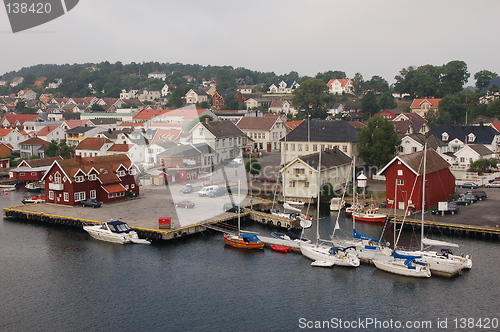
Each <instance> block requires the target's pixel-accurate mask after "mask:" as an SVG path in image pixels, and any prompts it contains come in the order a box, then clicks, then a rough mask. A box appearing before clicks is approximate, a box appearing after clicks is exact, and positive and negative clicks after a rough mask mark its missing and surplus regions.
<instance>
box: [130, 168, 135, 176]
mask: <svg viewBox="0 0 500 332" xmlns="http://www.w3.org/2000/svg"><path fill="white" fill-rule="evenodd" d="M135 173H137V171H136V169H135V168H132V169H131V170H130V171H129V174H130V175H135Z"/></svg>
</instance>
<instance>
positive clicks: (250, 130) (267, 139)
mask: <svg viewBox="0 0 500 332" xmlns="http://www.w3.org/2000/svg"><path fill="white" fill-rule="evenodd" d="M236 126H237V127H238V128H240V129H241V131H242V132H244V133H245V134H246V135H247V136H248V137H250V138H251V139H252V140H253V141H254V149H255V150H256V151H257V150H264V149H265V150H266V151H267V152H271V151H279V150H280V148H281V143H280V139H281V138H283V137H284V136H285V135H286V133H287V129H286V126H285V116H284V115H279V114H277V115H275V114H266V116H263V117H253V116H244V117H243V118H241V119H240V121H238V123H236Z"/></svg>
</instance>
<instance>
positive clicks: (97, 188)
mask: <svg viewBox="0 0 500 332" xmlns="http://www.w3.org/2000/svg"><path fill="white" fill-rule="evenodd" d="M138 174H139V170H138V168H137V166H136V165H135V164H134V163H133V162H132V161H131V160H130V159H129V158H128V157H127V155H125V154H116V155H111V156H97V157H87V158H82V157H81V156H76V158H75V159H66V160H60V161H57V160H56V161H55V162H54V163H53V164H52V165H51V167H50V168H49V170H48V171H47V172H46V173H45V175H44V177H43V178H42V180H43V181H45V193H46V202H47V203H52V204H58V205H67V206H75V205H78V204H80V202H81V201H83V200H86V199H89V198H94V199H96V200H98V201H102V202H103V203H110V202H115V201H122V200H124V199H125V198H127V197H128V196H137V195H139V178H138Z"/></svg>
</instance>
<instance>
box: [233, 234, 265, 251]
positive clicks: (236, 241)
mask: <svg viewBox="0 0 500 332" xmlns="http://www.w3.org/2000/svg"><path fill="white" fill-rule="evenodd" d="M224 241H225V242H226V244H228V245H230V246H232V247H235V248H243V249H264V242H262V241H259V242H246V241H245V240H243V238H242V237H240V236H237V235H228V234H224Z"/></svg>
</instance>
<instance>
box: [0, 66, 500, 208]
mask: <svg viewBox="0 0 500 332" xmlns="http://www.w3.org/2000/svg"><path fill="white" fill-rule="evenodd" d="M169 75H172V74H168V73H165V72H159V71H155V72H151V73H149V74H148V79H152V80H155V81H156V82H157V81H162V82H164V81H165V80H166V79H167V77H169ZM183 79H184V80H185V81H188V82H191V83H192V84H193V85H195V82H196V80H195V78H194V77H191V76H189V75H185V76H184V77H183ZM498 80H499V78H498V77H494V78H492V79H491V82H489V84H488V85H486V87H485V88H484V89H483V91H482V97H481V98H482V99H481V100H482V102H483V103H486V104H487V103H492V102H495V100H497V98H498V97H499V94H498V92H497V90H498V85H497V84H498ZM325 81H326V80H325ZM22 82H23V77H15V78H13V79H10V80H4V81H0V85H2V86H9V88H10V89H12V88H15V87H16V86H17V85H19V84H21V83H22ZM62 83H63V80H62V79H55V80H54V81H53V82H49V81H48V80H47V78H46V77H40V78H37V79H36V80H35V81H34V83H33V86H34V87H33V89H21V90H19V91H17V93H12V94H10V95H6V96H1V97H0V111H1V112H2V117H1V120H0V121H1V129H0V158H2V159H1V160H0V165H1V167H2V168H1V171H2V172H3V174H4V179H7V178H8V179H10V180H17V181H26V182H33V181H45V182H46V187H47V189H49V190H48V196H49V197H48V200H49V201H51V200H52V201H54V202H60V203H61V204H67V205H76V204H78V203H79V202H80V201H82V200H85V199H87V198H99V199H100V200H101V201H104V202H109V201H113V200H117V199H118V200H119V199H123V198H125V197H127V196H129V195H139V191H138V186H139V184H138V183H134V181H133V180H131V179H130V178H129V176H132V177H133V176H136V177H137V176H138V174H143V175H144V176H146V177H148V178H149V179H150V181H151V183H158V184H161V183H162V181H164V180H166V181H168V183H188V182H191V181H195V180H200V179H202V178H204V177H206V176H207V174H210V172H211V171H212V170H213V169H214V166H215V165H219V164H227V163H229V162H231V161H232V160H234V159H235V158H241V157H244V158H246V160H245V161H248V160H250V159H255V158H256V159H257V160H258V158H259V157H261V156H262V155H263V154H277V155H279V156H280V161H279V165H278V166H280V170H279V172H276V173H275V174H273V178H274V180H273V181H276V180H277V179H278V178H279V179H280V180H281V181H282V183H283V194H284V195H286V196H287V197H288V198H290V199H295V200H311V199H312V198H315V197H316V198H317V197H318V195H317V192H318V188H317V186H316V184H317V183H318V165H317V163H318V156H319V154H320V153H322V152H324V153H325V156H324V158H323V165H322V166H323V169H322V170H321V174H319V179H320V182H321V183H322V184H325V183H329V184H331V185H332V187H333V188H340V187H341V186H342V185H344V183H346V181H348V180H347V179H346V178H345V173H348V171H347V168H348V167H349V165H350V164H351V162H352V160H353V159H356V160H357V165H360V166H363V165H367V164H368V165H369V166H377V167H376V168H375V170H374V171H373V172H371V171H369V169H366V172H367V173H370V174H367V175H368V176H370V178H372V179H375V180H377V179H384V180H385V173H384V170H386V169H387V168H388V167H389V165H390V163H384V164H382V165H374V164H373V163H370V162H369V161H368V162H367V161H365V160H364V158H363V156H362V153H361V152H360V150H361V149H360V144H362V142H360V135H359V134H360V132H361V131H363V130H364V129H365V128H367V127H368V124H369V123H370V121H371V120H372V119H375V118H376V117H379V118H383V119H384V121H385V120H387V121H388V122H390V123H391V124H392V128H393V130H394V132H395V134H397V138H398V142H399V143H398V144H396V145H395V146H394V147H395V148H396V149H397V150H396V151H395V153H394V154H393V155H391V156H389V159H388V161H389V160H391V162H393V161H394V160H395V159H393V157H394V158H401V159H399V160H400V162H401V160H403V159H404V158H405V157H404V156H405V155H408V154H414V153H417V152H419V151H423V150H424V147H425V146H427V147H428V148H429V149H432V150H433V153H434V154H433V156H434V157H435V160H436V163H437V164H440V165H445V166H446V167H445V168H446V169H447V170H449V172H451V174H453V177H454V179H456V180H458V181H475V182H477V183H479V184H480V185H483V184H486V183H488V182H489V181H492V180H493V179H494V178H495V177H496V174H495V171H496V163H494V164H491V165H490V166H489V167H488V168H487V169H482V170H481V171H479V172H478V171H477V169H472V168H471V165H472V164H473V163H474V162H477V161H478V160H496V161H498V158H499V157H500V122H495V121H492V122H489V123H484V122H478V123H473V124H468V123H465V124H457V123H456V121H455V122H450V123H443V121H441V122H436V121H435V114H436V112H439V110H440V103H441V102H442V100H443V98H434V97H419V98H412V97H410V96H409V95H408V94H406V95H405V94H401V93H396V92H391V93H390V96H389V97H390V98H391V101H392V104H393V105H394V106H396V107H393V108H381V107H380V108H379V109H378V110H377V112H372V113H373V114H371V113H370V112H371V111H369V110H368V107H369V106H368V104H367V103H366V100H365V99H364V97H365V96H367V95H368V94H370V93H372V94H373V95H378V97H379V98H380V95H381V93H374V92H373V91H371V90H370V89H369V88H368V90H366V89H365V91H363V93H362V95H359V94H358V93H359V92H356V82H354V81H353V80H351V79H349V78H330V79H328V80H327V82H326V83H322V84H324V93H325V94H327V95H329V96H331V97H333V98H334V99H331V100H332V101H334V102H332V103H330V104H328V105H326V108H325V110H324V111H325V112H324V115H325V116H324V117H322V116H321V115H320V114H321V113H317V112H316V113H315V111H317V110H316V109H314V107H310V109H309V110H308V109H306V110H304V107H302V108H301V107H299V106H298V105H295V104H294V101H296V99H294V96H296V94H297V92H298V91H300V89H301V84H303V86H304V87H305V86H306V85H307V84H308V82H307V80H306V81H304V82H302V83H301V84H299V83H298V82H297V81H296V80H279V81H276V82H275V83H273V84H270V85H268V87H267V88H266V90H265V91H262V86H260V88H259V89H260V91H257V90H256V89H257V87H258V85H251V84H247V83H246V82H245V79H240V80H238V81H237V82H236V83H237V84H236V90H235V91H225V90H224V91H223V90H220V89H218V82H217V81H216V79H214V78H212V79H210V80H206V81H203V82H201V83H200V84H199V85H197V86H196V88H190V89H189V90H188V91H187V92H186V93H185V94H184V95H183V96H182V103H181V105H180V106H178V107H172V106H169V102H168V98H169V95H171V94H172V91H173V89H175V88H176V86H175V85H172V84H169V83H165V82H164V83H162V84H163V87H162V88H161V89H160V90H155V89H153V88H151V87H146V88H142V89H139V88H125V87H123V89H122V90H121V93H120V97H119V98H112V97H100V98H99V97H96V96H88V97H72V96H67V97H54V94H56V92H57V89H58V87H59V86H60V85H61V84H62ZM35 87H36V88H37V89H35ZM40 87H42V88H43V89H44V90H47V91H52V93H48V92H46V93H41V92H40V91H41V90H40ZM89 87H90V88H91V86H90V85H89ZM34 90H37V91H39V92H38V93H37V92H35V91H34ZM358 90H359V89H358ZM490 90H491V91H490ZM385 95H386V96H387V92H386V93H385ZM234 101H237V103H235V104H234V105H238V106H239V107H236V109H228V108H227V107H225V106H227V104H228V103H229V102H231V103H232V102H234ZM241 105H244V107H241ZM447 105H448V104H447ZM202 106H203V107H202ZM27 109H28V110H31V111H26V110H27ZM304 111H305V112H304ZM493 119H495V118H493ZM123 158H125V159H123ZM70 160H71V161H70ZM97 165H100V168H98V167H97ZM338 168H345V169H346V170H345V171H344V172H341V173H343V174H342V175H339V174H337V176H331V175H329V173H328V172H329V171H328V170H329V169H338ZM380 170H382V172H381V173H379V171H380ZM247 171H248V170H247ZM323 173H324V174H323ZM111 174H113V175H114V176H110V175H111ZM253 175H254V177H253V179H255V180H258V179H259V178H265V176H264V175H262V174H253ZM65 176H67V177H72V178H73V179H71V181H69V182H68V183H66V182H65V181H64V179H65ZM266 179H267V178H266ZM47 180H49V181H47ZM96 180H100V183H101V186H100V187H99V186H96V185H87V186H83V187H82V183H84V182H85V183H86V182H93V181H96ZM387 182H388V183H389V182H390V181H389V179H388V181H387ZM69 183H71V184H72V185H71V186H69ZM388 186H389V185H388ZM82 188H84V189H82ZM57 191H61V193H62V194H59V195H56V193H57ZM449 194H450V192H449V190H448V191H447V193H446V195H449ZM446 195H445V196H446ZM446 198H448V197H440V198H439V199H441V200H442V199H446ZM388 200H389V198H388ZM405 204H406V203H405ZM405 204H402V205H400V206H399V208H406V206H405Z"/></svg>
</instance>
